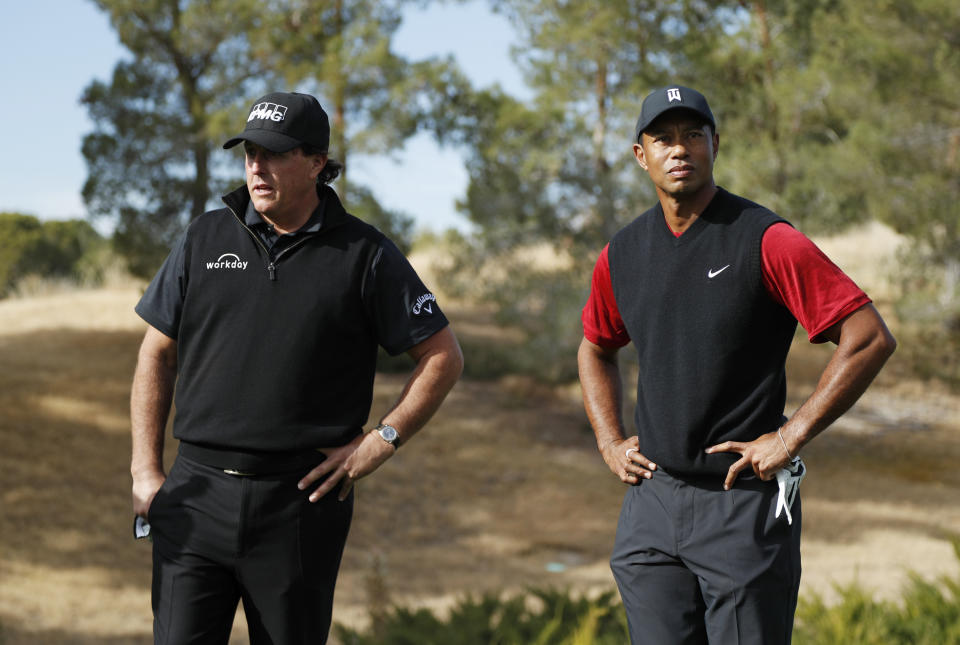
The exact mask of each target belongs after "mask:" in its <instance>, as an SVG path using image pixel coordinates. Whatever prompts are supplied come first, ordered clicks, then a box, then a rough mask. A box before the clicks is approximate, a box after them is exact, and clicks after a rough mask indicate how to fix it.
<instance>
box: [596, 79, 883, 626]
mask: <svg viewBox="0 0 960 645" xmlns="http://www.w3.org/2000/svg"><path fill="white" fill-rule="evenodd" d="M719 144H720V138H719V135H718V134H717V128H716V120H715V119H714V116H713V113H712V112H711V110H710V107H709V105H708V104H707V100H706V99H705V98H704V97H703V95H702V94H700V93H699V92H697V91H695V90H692V89H690V88H687V87H682V86H678V85H672V86H667V87H664V88H661V89H658V90H655V91H654V92H652V93H651V94H650V95H649V96H647V98H646V99H645V100H644V102H643V105H642V108H641V113H640V118H639V120H638V122H637V128H636V133H635V139H634V145H633V151H634V155H635V157H636V159H637V162H638V163H639V164H640V167H641V168H643V169H644V170H645V171H647V174H648V175H649V176H650V180H651V181H652V182H653V184H654V186H655V188H656V192H657V196H658V198H659V200H658V203H657V204H656V205H655V206H654V207H653V208H651V209H649V210H648V211H646V212H645V213H643V214H642V215H640V216H639V217H637V218H636V219H635V220H634V221H633V222H631V223H630V224H628V225H627V226H626V227H625V228H623V229H622V230H621V231H620V232H618V233H617V234H616V235H615V236H614V237H613V239H612V240H611V241H610V243H609V244H608V245H607V246H606V247H605V248H604V249H603V251H602V252H601V254H600V258H599V259H598V261H597V264H596V266H595V268H594V274H593V281H592V285H591V293H590V298H589V300H588V302H587V304H586V306H585V307H584V310H583V328H584V339H583V341H582V343H581V345H580V350H579V353H578V361H579V365H580V380H581V384H582V386H583V397H584V406H585V407H586V410H587V414H588V416H589V418H590V422H591V424H592V426H593V429H594V432H595V434H596V438H597V446H598V448H599V450H600V452H601V454H602V455H603V459H604V461H605V462H606V463H607V465H608V466H609V468H610V470H611V471H613V473H614V474H615V475H616V476H617V477H618V478H619V479H620V480H621V481H623V482H624V483H626V484H628V485H630V488H629V489H628V490H627V493H626V496H625V498H624V502H623V507H622V509H621V512H620V520H619V523H618V526H617V535H616V541H615V545H614V551H613V556H612V558H611V567H612V569H613V573H614V577H615V579H616V581H617V585H618V587H619V589H620V594H621V597H622V598H623V602H624V607H625V609H626V612H627V619H628V623H629V627H630V638H631V641H632V642H633V643H657V644H658V645H670V644H675V643H676V644H684V645H687V644H695V643H696V644H703V643H723V644H724V645H728V644H736V643H757V644H764V645H776V644H779V643H789V642H790V639H791V633H792V630H793V615H794V610H795V608H796V601H797V591H798V588H799V584H800V524H801V518H800V498H799V496H798V494H797V490H798V486H799V483H800V480H801V479H802V477H803V475H804V465H803V462H802V461H801V460H800V459H799V457H798V453H799V452H800V450H801V449H802V448H803V446H804V445H805V444H806V443H808V442H809V441H810V440H812V439H813V438H814V437H815V436H816V435H817V434H819V433H820V432H822V431H823V430H824V429H825V428H826V427H827V426H828V425H830V423H832V422H833V421H834V420H835V419H837V417H839V416H840V415H841V414H843V412H844V411H846V410H847V409H848V408H849V407H850V406H851V405H852V404H853V403H854V401H856V399H857V398H858V397H859V396H860V395H861V394H862V393H863V391H864V390H865V389H866V388H867V386H868V385H869V384H870V382H871V381H872V380H873V378H874V377H875V376H876V374H877V373H878V372H879V370H880V368H881V367H882V366H883V364H884V362H885V361H886V359H887V358H888V357H889V356H890V354H891V353H892V352H893V350H894V348H895V346H896V343H895V341H894V339H893V337H892V336H891V335H890V332H889V331H888V330H887V328H886V326H885V324H884V322H883V320H882V319H881V318H880V316H879V314H878V313H877V311H876V309H875V308H874V307H873V305H872V304H871V301H870V299H869V298H868V297H867V296H866V294H864V293H863V292H862V291H861V290H860V289H859V288H858V287H857V286H856V285H855V284H854V283H853V282H852V281H851V280H850V279H849V278H848V277H847V276H845V275H844V274H843V273H842V272H841V271H840V270H839V269H838V268H837V267H836V266H835V265H834V264H833V263H832V262H831V261H830V260H829V259H827V258H826V257H825V256H824V255H823V253H821V252H820V251H819V249H817V247H816V246H814V245H813V243H812V242H810V240H809V239H807V238H806V237H804V236H803V235H802V234H801V233H799V232H798V231H796V230H795V229H794V228H792V227H791V226H790V225H789V224H788V223H787V222H786V221H785V220H783V219H781V218H780V217H778V216H777V215H775V214H774V213H772V212H771V211H769V210H767V209H765V208H763V207H762V206H759V205H758V204H755V203H753V202H750V201H748V200H746V199H743V198H741V197H738V196H736V195H732V194H730V193H729V192H727V191H725V190H724V189H722V188H720V187H718V186H717V185H716V184H715V183H714V180H713V164H714V161H715V159H716V156H717V150H718V148H719ZM798 321H799V322H800V323H801V324H802V325H803V327H804V328H805V329H806V331H807V334H808V336H809V338H810V340H811V341H812V342H825V341H828V340H829V341H832V342H834V343H836V345H837V348H836V350H835V352H834V355H833V358H832V359H831V361H830V362H829V364H828V365H827V367H826V369H825V371H824V373H823V376H822V378H821V380H820V382H819V384H818V385H817V388H816V389H815V391H814V392H813V394H812V395H811V396H810V398H809V399H808V400H807V401H806V403H804V404H803V405H802V406H801V407H800V408H799V409H798V410H797V411H796V412H795V413H794V414H793V416H792V417H791V418H789V420H788V419H787V417H786V416H784V414H783V412H784V405H785V401H786V377H785V370H784V365H785V361H786V356H787V351H788V350H789V347H790V343H791V341H792V339H793V336H794V331H795V329H796V325H797V322H798ZM630 342H633V344H634V346H635V347H636V350H637V355H638V358H639V375H638V385H637V404H636V410H635V416H634V418H635V423H636V434H633V435H631V436H628V433H627V431H626V429H625V425H624V422H623V418H622V413H621V400H622V399H621V389H622V388H621V379H620V374H619V370H618V365H617V353H618V350H619V348H621V347H623V346H625V345H627V344H628V343H630Z"/></svg>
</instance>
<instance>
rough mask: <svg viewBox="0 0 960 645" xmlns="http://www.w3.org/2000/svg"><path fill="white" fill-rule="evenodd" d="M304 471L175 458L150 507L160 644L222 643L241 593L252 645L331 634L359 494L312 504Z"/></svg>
mask: <svg viewBox="0 0 960 645" xmlns="http://www.w3.org/2000/svg"><path fill="white" fill-rule="evenodd" d="M318 461H319V460H318ZM308 471H309V468H305V469H300V470H297V471H293V472H287V473H281V474H276V475H259V476H255V477H240V476H235V475H229V474H227V473H224V472H223V470H220V469H218V468H214V467H211V466H206V465H203V464H200V463H197V462H195V461H192V460H190V459H187V458H185V457H183V456H182V455H180V456H178V457H177V460H176V461H175V462H174V464H173V467H172V468H171V469H170V474H169V476H168V477H167V480H166V482H164V485H163V487H162V488H161V489H160V491H159V492H158V493H157V496H156V497H155V498H154V500H153V502H152V504H151V506H150V512H149V521H150V525H151V529H152V535H153V615H154V643H155V644H156V645H185V644H190V643H197V644H200V643H202V644H204V645H219V644H223V645H225V644H226V643H227V642H228V640H229V636H230V629H231V627H232V625H233V618H234V614H235V613H236V610H237V604H238V602H240V601H242V602H243V608H244V613H245V614H246V618H247V624H248V626H249V634H250V643H251V644H252V645H267V644H275V645H281V644H282V645H300V644H302V645H307V644H308V643H309V644H310V645H316V644H318V643H320V644H322V643H325V642H326V641H327V633H328V631H329V629H330V622H331V616H332V608H333V591H334V585H335V583H336V579H337V571H338V570H339V567H340V558H341V555H342V553H343V547H344V544H345V542H346V539H347V533H348V531H349V528H350V519H351V517H352V514H353V497H352V494H351V497H350V498H348V499H347V500H345V501H343V502H340V501H338V500H337V490H336V489H334V491H333V492H331V493H330V494H328V495H327V496H325V497H324V498H323V499H321V500H319V501H318V502H316V503H313V504H312V503H310V502H309V501H308V500H307V495H308V494H309V492H310V491H309V490H308V491H300V490H298V489H297V482H298V481H299V480H300V478H301V477H303V476H304V475H305V474H306V473H307V472H308ZM314 486H316V484H315V485H314Z"/></svg>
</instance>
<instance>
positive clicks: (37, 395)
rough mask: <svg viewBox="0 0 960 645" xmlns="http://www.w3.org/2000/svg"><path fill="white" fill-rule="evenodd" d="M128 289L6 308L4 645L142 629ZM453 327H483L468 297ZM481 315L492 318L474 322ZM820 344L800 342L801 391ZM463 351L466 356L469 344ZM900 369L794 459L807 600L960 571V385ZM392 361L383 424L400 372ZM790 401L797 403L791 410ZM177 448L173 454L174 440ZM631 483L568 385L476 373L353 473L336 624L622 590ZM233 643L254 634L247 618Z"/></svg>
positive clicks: (1, 345) (146, 593)
mask: <svg viewBox="0 0 960 645" xmlns="http://www.w3.org/2000/svg"><path fill="white" fill-rule="evenodd" d="M137 295H138V294H137V291H136V289H130V288H128V289H113V290H101V291H90V292H78V293H72V294H60V295H51V296H44V297H38V298H30V299H23V300H13V301H6V302H0V366H2V370H0V410H2V412H0V442H2V445H3V450H2V451H0V642H2V643H5V644H7V645H19V644H25V643H30V644H32V645H33V644H43V643H58V644H59V643H81V644H93V643H97V644H105V645H119V644H121V643H144V642H148V641H149V633H150V629H151V615H150V553H149V546H148V545H147V544H145V543H142V542H135V541H134V540H133V539H132V537H131V528H130V525H131V520H132V516H131V510H130V499H129V486H130V478H129V474H128V459H129V438H128V436H129V435H128V420H127V410H128V396H129V383H130V377H131V374H132V372H133V368H134V361H135V357H136V350H137V347H138V345H139V341H140V338H141V337H142V333H143V329H144V327H143V324H142V323H141V322H140V321H139V319H137V318H136V316H135V315H134V314H132V312H131V309H132V306H133V303H134V302H135V301H136V298H137ZM448 313H449V314H450V316H451V319H452V320H453V322H454V326H455V328H457V320H458V318H459V317H462V318H464V319H465V322H467V321H470V323H471V324H470V325H466V324H465V325H464V328H465V329H467V328H473V329H477V330H478V331H477V335H478V337H479V336H482V335H483V334H484V333H487V334H489V333H490V330H489V329H486V330H485V331H484V330H483V329H482V328H483V325H482V324H481V323H478V322H477V321H476V320H475V319H473V318H471V314H470V312H469V311H467V310H465V309H464V310H460V309H457V308H449V309H448ZM481 322H482V321H481ZM829 351H830V350H829V348H827V347H823V346H811V345H809V344H808V343H806V342H805V341H803V339H801V340H800V342H798V343H796V346H795V350H794V352H793V354H792V356H791V360H790V365H789V369H790V376H791V391H792V392H796V393H798V394H800V393H803V392H808V391H809V389H810V388H811V387H812V383H813V380H814V379H815V378H816V376H817V374H819V371H820V369H822V366H823V365H824V364H825V362H826V360H827V359H828V357H829ZM467 360H468V361H469V360H470V357H469V356H468V357H467ZM900 373H902V371H901V370H900V369H899V368H898V367H897V365H896V357H895V358H894V361H893V364H892V365H891V366H890V369H888V370H887V371H886V372H885V373H884V374H883V375H882V376H881V378H880V379H879V381H878V383H877V384H876V385H875V387H874V388H873V389H872V390H871V391H870V392H868V394H867V396H865V397H864V399H863V400H862V401H861V402H860V403H858V404H857V406H856V407H855V408H854V409H853V410H852V411H851V412H849V413H848V414H847V415H846V416H844V417H843V418H842V419H841V420H840V421H839V422H837V424H836V425H835V426H834V427H833V428H831V429H830V430H829V431H828V432H827V433H825V434H824V435H822V436H821V437H820V438H818V439H817V440H816V441H815V442H813V443H812V444H810V445H809V446H808V447H807V449H806V450H805V453H804V458H805V460H806V462H807V465H808V468H809V476H808V477H807V479H806V480H805V482H804V484H803V504H804V538H803V557H804V581H803V587H802V590H801V594H809V593H812V592H818V593H821V594H825V595H826V596H828V597H830V594H831V593H833V592H832V589H833V585H835V584H843V583H848V582H851V581H858V582H860V583H861V584H863V585H865V586H866V587H868V588H870V589H873V590H874V591H875V593H876V594H877V595H878V596H883V597H896V595H897V593H898V590H899V589H900V587H901V585H902V584H903V583H904V581H905V580H906V579H907V573H908V571H911V570H912V571H916V572H917V573H919V574H921V575H922V576H924V577H928V578H930V577H934V576H938V575H941V574H951V575H953V574H956V573H958V572H960V567H958V562H957V559H956V558H955V557H954V555H953V551H952V547H951V544H950V542H949V536H950V535H954V534H960V506H958V504H957V499H958V493H960V470H958V469H957V468H956V462H957V459H958V457H960V398H958V397H956V396H951V395H950V394H949V393H948V392H946V391H944V390H943V389H942V388H939V387H937V386H936V385H935V384H925V383H920V382H916V381H911V380H905V379H901V378H898V376H897V375H898V374H900ZM403 380H404V379H403V377H402V376H401V375H397V374H380V375H379V376H378V381H377V389H376V401H375V404H374V410H373V413H372V415H371V417H372V418H377V416H378V415H379V414H380V413H382V412H383V411H384V410H385V408H386V407H387V406H388V405H389V404H390V402H391V401H392V400H393V399H394V398H395V397H396V396H397V394H398V393H399V392H400V389H401V387H402V384H403ZM798 403H799V400H793V401H792V403H791V405H794V406H795V405H796V404H798ZM168 443H169V444H170V445H168V451H169V452H170V455H171V457H169V458H168V463H169V461H170V460H171V459H172V451H173V450H174V449H175V446H174V445H173V443H174V442H173V441H170V442H168ZM623 490H624V489H623V487H622V485H621V484H620V483H619V482H618V481H616V480H615V478H614V477H613V476H612V475H611V474H610V473H609V472H608V471H607V469H606V467H605V466H604V464H603V463H602V461H601V460H600V458H599V456H598V455H597V453H596V449H595V446H594V442H593V437H592V433H591V431H590V429H589V426H588V424H587V422H586V419H585V417H584V414H583V412H582V408H581V406H580V401H579V389H578V387H577V386H576V385H571V386H568V387H562V388H548V387H545V386H542V385H537V384H535V383H532V382H530V381H528V380H525V379H522V378H518V377H506V378H503V379H500V380H496V381H478V380H470V379H466V380H464V381H462V382H461V383H460V384H458V386H457V387H456V388H455V390H454V391H453V393H452V394H451V396H450V398H449V400H448V402H447V403H446V404H445V406H444V407H443V409H442V410H441V411H440V413H439V414H438V415H437V417H436V418H435V419H434V420H433V421H432V423H431V424H430V426H429V427H428V428H427V429H426V430H425V431H424V432H422V433H421V434H420V435H418V436H417V437H416V439H415V440H414V441H413V442H411V443H410V444H409V445H408V446H406V447H405V448H404V449H403V450H402V451H401V453H400V454H399V455H398V457H397V458H396V459H393V460H391V461H389V462H388V463H387V464H386V465H385V466H384V467H383V469H382V470H381V471H379V472H378V473H376V474H375V475H374V476H372V477H370V478H369V479H367V480H365V481H363V482H361V483H360V485H359V489H358V491H359V498H358V505H357V512H356V515H355V520H354V525H353V529H352V532H351V537H350V541H349V544H348V547H347V551H346V554H345V559H344V563H343V567H342V573H341V578H340V583H339V586H338V592H337V593H338V595H337V599H336V607H335V615H334V618H335V620H336V621H339V622H343V623H347V624H353V625H360V624H363V623H364V621H365V620H366V607H367V606H368V599H369V595H370V589H371V588H374V587H376V588H378V589H380V590H381V592H382V590H384V589H385V590H386V593H388V594H389V598H390V599H391V600H392V601H394V602H397V603H400V604H405V605H414V606H426V607H431V608H435V609H439V610H442V609H443V608H444V607H448V606H449V605H450V604H451V602H453V601H454V600H456V599H457V598H461V597H463V596H464V595H465V594H468V593H472V594H478V593H480V592H483V591H487V590H502V589H506V590H522V589H524V588H526V587H530V586H541V587H543V586H545V587H563V588H571V589H574V590H578V591H584V592H591V591H594V590H606V589H610V588H612V585H613V581H612V578H611V576H610V572H609V569H608V567H607V558H608V555H609V551H610V547H611V543H612V539H613V531H614V527H615V523H616V517H617V513H618V511H619V504H620V499H621V497H622V495H623ZM237 622H238V625H237V629H235V630H234V633H235V637H234V640H233V641H232V642H235V643H244V642H246V637H245V635H244V634H243V630H242V615H241V616H239V617H238V620H237Z"/></svg>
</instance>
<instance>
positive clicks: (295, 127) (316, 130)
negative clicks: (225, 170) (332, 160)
mask: <svg viewBox="0 0 960 645" xmlns="http://www.w3.org/2000/svg"><path fill="white" fill-rule="evenodd" d="M241 141H250V142H252V143H255V144H257V145H258V146H263V147H264V148H266V149H267V150H270V151H272V152H287V151H288V150H293V149H294V148H296V147H297V146H300V145H303V144H304V143H306V144H309V145H311V146H314V147H316V148H319V149H320V150H322V151H323V152H324V153H326V152H327V148H329V147H330V119H328V118H327V113H326V112H324V111H323V108H322V107H320V102H319V101H317V99H315V98H314V97H312V96H310V95H309V94H300V93H298V92H272V93H270V94H267V95H266V96H261V97H260V98H259V99H257V101H256V102H255V103H254V104H253V107H252V108H250V114H248V115H247V127H246V128H244V130H243V132H242V133H241V134H238V135H237V136H235V137H233V138H232V139H230V140H229V141H227V142H226V143H225V144H223V147H224V148H232V147H233V146H235V145H237V144H238V143H240V142H241Z"/></svg>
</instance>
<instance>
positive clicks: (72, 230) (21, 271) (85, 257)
mask: <svg viewBox="0 0 960 645" xmlns="http://www.w3.org/2000/svg"><path fill="white" fill-rule="evenodd" d="M106 249H107V242H106V240H104V239H103V237H101V236H100V234H99V233H97V231H96V230H95V229H94V228H93V227H92V226H90V224H89V223H87V222H85V221H83V220H67V221H48V222H41V221H40V220H38V219H37V218H36V217H33V216H32V215H23V214H21V213H0V297H3V296H5V295H7V294H8V293H9V292H10V290H11V289H12V288H13V286H14V285H15V284H16V283H17V282H19V281H20V280H22V279H24V278H25V277H26V276H39V277H42V278H67V279H70V280H73V281H76V282H82V283H90V282H97V281H99V280H100V279H101V278H102V272H103V264H104V252H105V250H106Z"/></svg>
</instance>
